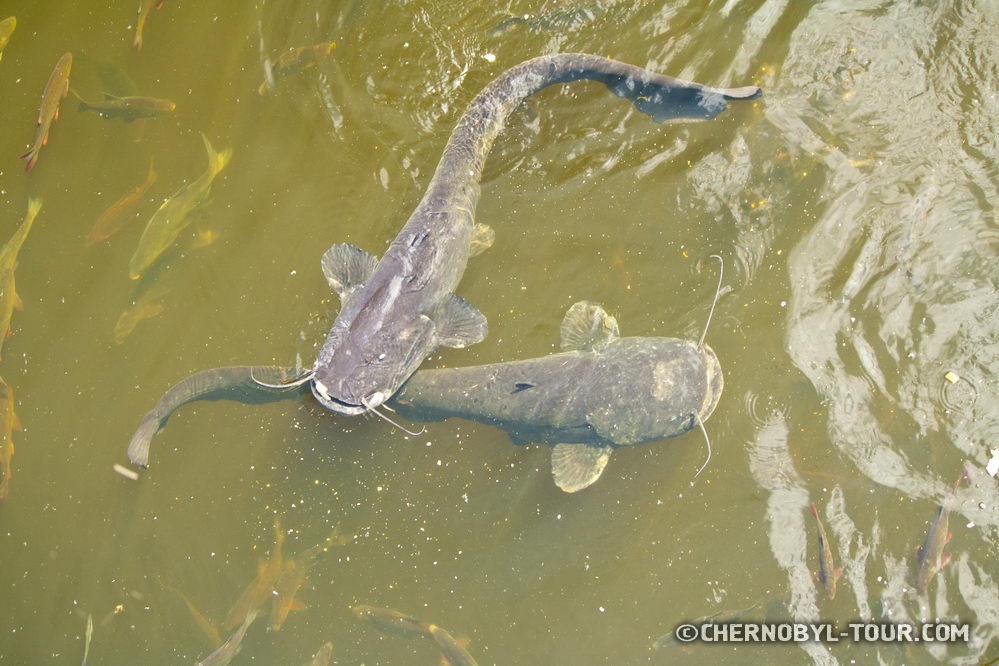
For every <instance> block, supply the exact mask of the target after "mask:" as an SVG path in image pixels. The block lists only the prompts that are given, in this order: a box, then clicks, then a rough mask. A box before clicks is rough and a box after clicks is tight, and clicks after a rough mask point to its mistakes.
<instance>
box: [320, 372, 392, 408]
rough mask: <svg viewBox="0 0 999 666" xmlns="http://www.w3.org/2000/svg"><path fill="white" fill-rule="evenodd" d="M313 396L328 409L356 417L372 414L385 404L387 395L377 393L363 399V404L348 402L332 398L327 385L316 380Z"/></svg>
mask: <svg viewBox="0 0 999 666" xmlns="http://www.w3.org/2000/svg"><path fill="white" fill-rule="evenodd" d="M312 395H313V396H314V397H315V398H316V400H318V401H319V404H321V405H322V406H323V407H325V408H326V409H329V410H332V411H334V412H338V413H340V414H347V415H348V416H356V415H358V414H364V413H366V412H370V411H371V410H373V409H374V408H376V407H378V406H379V405H381V404H382V403H384V402H385V394H384V393H382V392H381V391H375V392H374V393H372V394H371V395H369V396H368V397H366V398H361V404H356V403H353V402H346V401H344V400H340V399H339V398H334V397H333V396H331V395H330V394H329V390H328V389H327V388H326V385H325V384H323V383H322V382H320V381H316V380H315V379H313V381H312Z"/></svg>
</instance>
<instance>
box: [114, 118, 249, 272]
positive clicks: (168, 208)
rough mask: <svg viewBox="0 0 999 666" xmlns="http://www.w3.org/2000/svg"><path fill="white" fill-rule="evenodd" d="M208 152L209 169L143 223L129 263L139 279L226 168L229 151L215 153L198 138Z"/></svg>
mask: <svg viewBox="0 0 999 666" xmlns="http://www.w3.org/2000/svg"><path fill="white" fill-rule="evenodd" d="M201 138H202V139H203V140H204V142H205V150H206V152H207V153H208V170H207V171H205V173H203V174H202V175H201V176H199V177H198V178H197V179H196V180H194V181H192V182H190V183H188V184H187V185H184V186H183V187H181V188H180V189H179V190H177V192H176V193H174V195H173V196H172V197H170V198H169V199H167V200H166V201H164V202H163V205H161V206H160V207H159V210H157V211H156V212H155V213H153V216H152V218H150V220H149V223H148V224H146V228H145V230H143V232H142V237H141V238H140V239H139V245H138V247H136V248H135V253H134V254H133V255H132V259H131V261H130V262H129V266H128V273H129V277H131V278H132V279H133V280H138V279H139V278H140V277H142V274H143V273H145V272H146V270H148V269H149V267H150V266H152V265H153V264H154V263H155V262H156V260H157V259H159V257H160V255H162V254H163V253H164V252H165V251H166V250H167V249H168V248H169V247H170V246H171V245H173V244H174V242H176V240H177V237H178V236H180V233H181V232H182V231H183V230H184V229H186V228H187V227H188V225H190V224H191V220H190V215H191V213H192V212H194V210H195V209H197V208H199V207H200V206H203V205H205V204H206V203H207V201H208V196H209V195H210V194H211V191H212V181H213V180H215V177H216V176H218V175H219V172H221V171H222V169H224V168H225V166H226V164H228V163H229V159H230V158H231V157H232V150H231V149H226V150H223V151H222V152H215V149H214V148H212V144H211V143H209V142H208V137H206V136H205V135H203V134H202V135H201Z"/></svg>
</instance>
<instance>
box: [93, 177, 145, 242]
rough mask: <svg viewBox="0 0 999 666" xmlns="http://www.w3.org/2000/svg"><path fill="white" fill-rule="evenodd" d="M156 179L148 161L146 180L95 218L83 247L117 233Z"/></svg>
mask: <svg viewBox="0 0 999 666" xmlns="http://www.w3.org/2000/svg"><path fill="white" fill-rule="evenodd" d="M156 178H157V175H156V170H155V169H154V168H153V161H152V160H151V159H150V160H149V173H147V174H146V179H145V180H144V181H143V182H141V183H139V185H137V186H136V187H135V188H134V189H133V190H132V191H131V192H129V193H128V194H126V195H125V196H123V197H122V198H121V199H118V201H116V202H114V203H113V204H111V206H110V208H108V209H107V210H106V211H104V212H103V213H101V216H100V217H98V218H97V222H95V223H94V226H93V227H91V228H90V232H89V233H88V234H87V240H86V241H85V245H86V246H87V247H90V246H91V245H93V244H94V243H99V242H101V241H102V240H107V239H108V238H110V237H111V236H113V235H114V234H116V233H118V230H119V229H121V227H122V225H123V224H124V223H125V220H126V219H127V218H128V215H129V213H131V212H132V211H134V210H135V208H136V207H137V206H138V205H139V204H140V203H141V202H142V197H143V195H145V193H146V190H148V189H149V188H150V187H152V185H153V183H155V182H156Z"/></svg>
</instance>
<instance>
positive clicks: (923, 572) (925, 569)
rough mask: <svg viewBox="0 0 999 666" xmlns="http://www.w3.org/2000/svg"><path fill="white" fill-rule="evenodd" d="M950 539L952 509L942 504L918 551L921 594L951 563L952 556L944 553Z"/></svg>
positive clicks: (918, 581)
mask: <svg viewBox="0 0 999 666" xmlns="http://www.w3.org/2000/svg"><path fill="white" fill-rule="evenodd" d="M950 539H951V533H950V509H948V508H946V507H945V506H944V505H943V504H941V505H940V506H939V507H937V515H936V516H935V517H934V518H933V522H932V523H930V529H929V530H928V531H927V533H926V539H925V540H924V541H923V545H922V546H919V547H918V548H917V549H916V589H917V590H919V591H920V592H925V591H926V589H927V588H928V587H929V586H930V581H932V580H933V577H934V576H936V575H937V572H938V571H939V570H940V568H941V567H943V566H944V565H945V564H947V562H949V561H950V555H949V554H945V553H944V552H943V549H944V546H946V545H947V544H948V543H949V542H950Z"/></svg>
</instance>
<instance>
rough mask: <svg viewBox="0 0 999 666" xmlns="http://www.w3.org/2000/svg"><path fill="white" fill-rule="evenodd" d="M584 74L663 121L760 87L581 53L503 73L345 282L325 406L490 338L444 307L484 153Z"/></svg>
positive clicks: (388, 384) (389, 387)
mask: <svg viewBox="0 0 999 666" xmlns="http://www.w3.org/2000/svg"><path fill="white" fill-rule="evenodd" d="M580 79H590V80H595V81H600V82H602V83H604V84H605V85H606V86H607V87H608V88H609V89H610V90H611V92H613V93H614V94H615V95H617V96H619V97H624V98H627V99H629V100H631V101H632V102H633V103H634V104H635V106H636V108H638V109H639V110H640V111H642V112H643V113H645V114H647V115H649V116H651V117H652V118H653V120H655V121H657V122H661V121H664V120H669V119H674V118H694V119H704V120H706V119H710V118H714V117H715V116H716V115H718V114H719V113H721V111H722V110H724V109H725V107H726V101H727V100H739V99H752V98H755V97H757V96H759V94H760V89H759V88H758V87H756V86H747V87H743V88H734V89H719V88H710V87H707V86H703V85H701V84H698V83H692V82H689V81H681V80H679V79H674V78H671V77H668V76H664V75H661V74H656V73H654V72H650V71H648V70H645V69H642V68H641V67H635V66H633V65H628V64H625V63H622V62H617V61H614V60H610V59H607V58H603V57H600V56H595V55H590V54H582V53H563V54H554V55H547V56H541V57H538V58H534V59H532V60H528V61H525V62H523V63H521V64H519V65H516V66H514V67H512V68H510V69H509V70H507V71H506V72H504V73H503V74H501V75H500V76H499V77H497V78H496V79H495V80H493V81H492V83H490V84H489V85H487V86H486V88H485V89H484V90H483V91H482V92H481V93H479V94H478V95H477V96H476V97H475V99H473V100H472V103H471V105H470V106H469V108H468V110H467V111H466V112H465V113H464V115H463V116H462V117H461V118H460V120H459V121H458V123H457V125H456V126H455V129H454V131H453V132H452V134H451V137H450V139H449V140H448V143H447V145H446V146H445V148H444V151H443V154H442V156H441V160H440V163H439V164H438V166H437V170H436V172H435V173H434V176H433V179H432V180H431V182H430V185H429V186H428V188H427V191H426V193H425V194H424V196H423V199H422V200H421V201H420V203H419V205H418V206H417V208H416V210H415V211H414V212H413V214H412V215H411V217H410V218H409V221H408V222H406V224H405V226H404V227H403V228H402V230H401V231H400V233H399V235H398V236H397V237H396V238H395V240H394V241H393V242H392V244H391V246H390V247H389V249H388V251H387V252H386V253H385V255H384V257H383V258H382V259H381V261H380V262H378V264H377V266H375V267H374V270H373V272H372V273H371V274H370V276H367V279H366V280H365V281H364V284H363V285H346V286H348V287H354V286H357V287H358V288H357V290H356V292H354V291H351V293H350V295H349V298H345V302H344V303H343V304H342V308H341V310H340V314H339V315H338V316H337V318H336V320H335V321H334V322H333V325H332V327H331V329H330V332H329V334H328V336H327V338H326V341H325V343H324V344H323V347H322V349H321V350H320V353H319V355H318V358H317V359H316V363H315V366H314V372H315V377H314V379H313V385H312V389H313V395H314V396H315V397H316V399H317V400H318V401H319V402H320V403H321V404H322V405H323V406H324V407H326V408H327V409H331V410H333V411H336V412H340V413H343V414H360V413H363V412H365V411H368V410H369V409H370V408H371V407H377V406H378V405H380V404H382V403H383V402H385V401H386V400H388V399H389V398H390V397H391V396H392V395H393V394H395V392H396V391H397V390H398V389H399V387H400V386H401V385H402V384H403V383H404V382H405V381H406V380H407V379H408V378H409V377H410V376H411V375H412V374H413V373H414V372H415V371H416V369H417V368H418V367H419V366H420V364H421V363H423V360H424V359H425V358H426V357H427V356H428V355H429V354H430V353H432V352H433V351H434V350H435V349H436V348H437V347H438V346H440V345H445V346H451V347H463V346H466V345H469V344H474V343H475V342H479V341H481V340H482V339H483V338H484V337H485V335H486V323H485V318H484V317H482V315H481V314H480V313H478V312H477V311H474V308H472V310H473V311H474V314H475V315H477V316H478V319H479V321H477V322H475V324H474V325H469V326H466V327H464V328H463V330H461V331H460V332H459V333H457V334H455V333H453V331H451V330H450V329H452V328H453V324H452V322H451V321H450V319H449V317H450V314H451V311H452V310H453V308H448V307H446V306H447V305H448V303H449V299H453V298H455V297H454V290H455V288H456V287H457V286H458V283H459V282H460V280H461V277H462V275H463V274H464V272H465V267H466V265H467V263H468V257H469V252H470V241H471V238H472V233H473V224H474V216H475V207H476V204H477V202H478V198H479V179H480V177H481V175H482V169H483V166H484V164H485V160H486V156H487V155H488V153H489V150H490V148H491V147H492V144H493V141H494V140H495V139H496V137H497V135H498V134H499V133H500V131H502V129H503V126H504V124H505V122H506V119H507V118H508V117H509V115H510V114H511V113H512V111H513V110H514V109H515V108H516V107H517V106H518V105H519V104H520V103H521V102H522V101H523V100H524V99H526V98H527V97H529V96H531V95H532V94H534V93H535V92H537V91H539V90H541V89H543V88H545V87H547V86H550V85H553V84H556V83H568V82H570V81H576V80H580ZM465 305H467V304H465ZM468 307H469V308H470V307H471V306H468ZM444 331H448V333H444Z"/></svg>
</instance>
